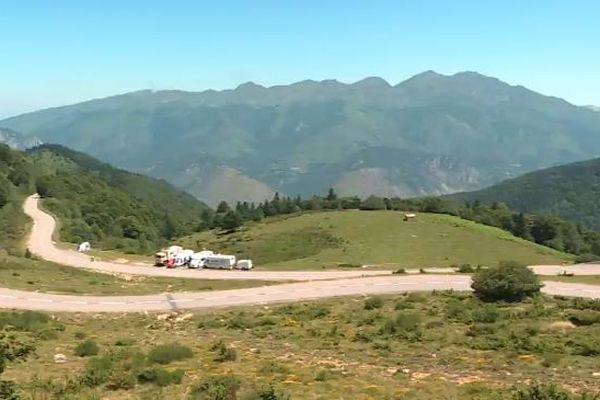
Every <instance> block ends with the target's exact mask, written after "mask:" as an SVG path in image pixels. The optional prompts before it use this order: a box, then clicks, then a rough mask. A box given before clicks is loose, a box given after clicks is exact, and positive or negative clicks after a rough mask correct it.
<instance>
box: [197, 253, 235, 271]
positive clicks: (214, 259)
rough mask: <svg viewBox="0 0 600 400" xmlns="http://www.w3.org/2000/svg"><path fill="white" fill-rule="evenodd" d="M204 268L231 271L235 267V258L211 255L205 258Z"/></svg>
mask: <svg viewBox="0 0 600 400" xmlns="http://www.w3.org/2000/svg"><path fill="white" fill-rule="evenodd" d="M204 267H205V268H215V269H233V268H234V267H235V256H229V255H225V254H213V255H211V256H208V257H206V260H205V262H204Z"/></svg>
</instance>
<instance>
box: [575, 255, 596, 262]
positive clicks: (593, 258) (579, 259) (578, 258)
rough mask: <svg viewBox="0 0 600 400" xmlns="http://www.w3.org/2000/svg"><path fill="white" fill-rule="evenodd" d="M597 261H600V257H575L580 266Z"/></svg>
mask: <svg viewBox="0 0 600 400" xmlns="http://www.w3.org/2000/svg"><path fill="white" fill-rule="evenodd" d="M596 261H600V256H597V255H596V254H589V253H586V254H580V255H578V256H577V257H575V262H576V263H578V264H580V263H589V262H596Z"/></svg>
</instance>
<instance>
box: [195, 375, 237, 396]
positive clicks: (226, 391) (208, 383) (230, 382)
mask: <svg viewBox="0 0 600 400" xmlns="http://www.w3.org/2000/svg"><path fill="white" fill-rule="evenodd" d="M240 387H241V381H240V379H238V378H237V377H235V376H227V375H226V376H214V377H210V378H208V379H205V380H204V381H203V382H201V383H199V384H197V385H195V386H192V388H191V390H190V392H189V394H188V397H187V400H235V399H237V393H238V391H239V390H240Z"/></svg>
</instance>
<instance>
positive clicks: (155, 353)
mask: <svg viewBox="0 0 600 400" xmlns="http://www.w3.org/2000/svg"><path fill="white" fill-rule="evenodd" d="M193 355H194V353H193V352H192V349H190V348H189V347H187V346H183V345H180V344H178V343H169V344H161V345H158V346H155V347H154V348H153V349H152V350H150V352H149V353H148V360H150V361H151V362H153V363H157V364H169V363H172V362H174V361H181V360H185V359H186V358H191V357H192V356H193Z"/></svg>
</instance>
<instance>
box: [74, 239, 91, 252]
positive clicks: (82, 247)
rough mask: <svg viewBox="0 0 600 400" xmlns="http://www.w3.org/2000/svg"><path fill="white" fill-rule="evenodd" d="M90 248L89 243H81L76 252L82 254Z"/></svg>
mask: <svg viewBox="0 0 600 400" xmlns="http://www.w3.org/2000/svg"><path fill="white" fill-rule="evenodd" d="M91 248H92V245H91V244H90V242H83V243H81V244H80V245H79V247H77V251H78V252H80V253H83V252H84V251H89V250H90V249H91Z"/></svg>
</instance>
